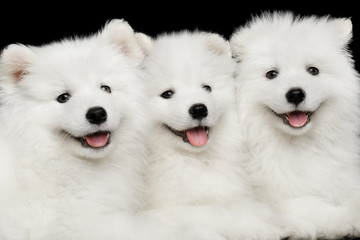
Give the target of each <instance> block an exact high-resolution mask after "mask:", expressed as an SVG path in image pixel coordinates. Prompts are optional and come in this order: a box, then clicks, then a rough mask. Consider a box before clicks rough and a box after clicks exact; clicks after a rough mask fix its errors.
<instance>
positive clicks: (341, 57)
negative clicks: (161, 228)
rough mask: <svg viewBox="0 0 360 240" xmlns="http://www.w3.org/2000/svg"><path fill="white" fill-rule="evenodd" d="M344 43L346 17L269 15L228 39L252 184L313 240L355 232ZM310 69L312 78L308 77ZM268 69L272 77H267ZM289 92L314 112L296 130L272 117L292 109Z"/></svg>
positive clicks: (358, 161)
mask: <svg viewBox="0 0 360 240" xmlns="http://www.w3.org/2000/svg"><path fill="white" fill-rule="evenodd" d="M351 38H352V25H351V20H350V19H347V18H331V17H330V16H323V17H320V16H305V17H298V16H294V15H293V14H292V13H291V12H274V13H264V14H262V15H260V16H256V17H254V18H253V19H252V20H251V21H249V23H248V24H246V25H245V26H242V27H239V28H238V29H237V30H236V31H235V32H234V33H233V35H232V36H231V39H230V43H231V46H232V52H233V55H234V57H235V59H236V60H237V61H238V62H239V64H238V76H237V82H238V84H237V85H238V88H237V98H238V100H237V101H238V113H239V116H240V125H241V126H242V131H243V132H244V135H245V136H246V140H247V150H248V161H247V162H246V168H247V170H248V172H249V173H250V175H251V179H252V181H253V184H254V186H255V187H256V189H257V193H258V194H259V195H260V196H261V197H262V198H263V199H264V200H268V201H272V202H273V203H275V204H277V205H278V207H279V208H280V209H281V210H282V211H284V212H286V213H290V214H295V215H297V216H300V217H301V218H303V219H304V220H307V221H309V222H311V223H312V224H314V225H315V226H316V229H317V237H318V238H328V239H329V238H330V239H332V238H339V237H342V236H345V235H350V236H353V235H357V236H358V235H359V233H360V212H359V210H360V198H358V196H359V187H360V158H359V149H360V141H359V129H360V126H359V123H360V118H359V116H360V108H359V96H360V91H359V78H358V73H357V72H356V71H355V69H354V63H353V60H352V58H351V53H350V52H349V51H348V50H347V48H348V43H349V41H350V40H351ZM310 66H314V67H316V68H318V69H319V74H317V75H311V74H309V73H308V72H307V68H308V67H310ZM273 69H275V70H277V71H278V72H279V74H278V76H277V77H276V78H274V79H268V78H266V73H267V72H268V71H270V70H273ZM291 88H301V89H303V90H304V91H305V93H306V95H305V99H304V101H303V102H301V103H300V104H299V105H298V106H297V108H296V109H299V110H306V111H314V113H313V114H312V115H311V121H310V122H309V123H308V124H307V125H305V126H304V127H302V128H293V127H290V126H289V125H287V124H284V123H283V120H282V119H281V118H280V117H278V116H276V115H275V114H274V112H277V113H285V112H289V111H293V110H295V108H294V104H290V103H289V102H288V101H287V99H286V97H285V95H286V93H287V91H288V90H289V89H291Z"/></svg>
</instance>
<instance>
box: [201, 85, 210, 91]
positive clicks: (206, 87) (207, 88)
mask: <svg viewBox="0 0 360 240" xmlns="http://www.w3.org/2000/svg"><path fill="white" fill-rule="evenodd" d="M203 89H205V90H206V91H208V92H211V87H210V86H209V85H204V86H203Z"/></svg>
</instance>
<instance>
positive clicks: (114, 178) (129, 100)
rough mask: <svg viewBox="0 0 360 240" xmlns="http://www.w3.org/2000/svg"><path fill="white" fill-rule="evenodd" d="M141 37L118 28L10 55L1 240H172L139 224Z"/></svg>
mask: <svg viewBox="0 0 360 240" xmlns="http://www.w3.org/2000/svg"><path fill="white" fill-rule="evenodd" d="M134 36H135V35H134V32H133V30H132V28H131V27H130V26H129V24H128V23H127V22H125V21H122V20H117V19H114V20H112V21H110V22H109V23H107V24H106V26H105V27H104V28H103V29H102V30H101V31H99V33H98V34H94V35H93V36H89V37H81V38H80V37H79V38H73V39H64V40H62V41H59V42H54V43H51V44H48V45H44V46H41V47H35V46H24V45H21V44H12V45H10V46H8V47H7V48H6V49H4V50H3V52H2V55H1V75H0V88H1V90H0V100H1V104H0V121H1V124H0V126H1V136H0V142H1V143H3V144H1V146H0V147H1V150H0V151H1V160H0V187H1V188H0V239H4V240H13V239H21V240H24V239H34V240H42V239H44V240H49V239H51V240H56V239H61V240H70V239H71V240H72V239H78V240H89V239H96V240H99V239H156V240H158V239H171V237H172V236H174V235H173V232H172V230H171V229H170V228H166V227H164V225H162V224H160V223H157V222H156V220H155V219H154V218H152V217H150V216H147V214H144V215H146V216H143V217H142V216H140V214H139V215H135V214H136V212H137V211H139V210H141V209H142V202H143V198H144V195H143V194H144V192H145V191H144V184H143V178H142V177H143V171H144V169H145V168H144V166H145V164H146V145H145V143H146V136H147V132H148V123H147V107H146V102H147V99H146V92H145V89H144V84H143V82H142V78H141V70H140V68H139V64H140V62H141V61H142V59H143V53H142V51H141V49H140V48H139V46H138V45H137V42H136V39H135V37H134ZM5 151H6V152H5ZM148 217H149V219H148ZM168 233H169V234H168ZM174 234H176V233H174ZM179 236H180V234H179Z"/></svg>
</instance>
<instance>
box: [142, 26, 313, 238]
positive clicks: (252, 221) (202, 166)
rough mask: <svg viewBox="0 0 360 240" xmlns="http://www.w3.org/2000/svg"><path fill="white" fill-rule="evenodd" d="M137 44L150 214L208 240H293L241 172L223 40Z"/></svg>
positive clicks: (201, 37) (186, 37)
mask: <svg viewBox="0 0 360 240" xmlns="http://www.w3.org/2000/svg"><path fill="white" fill-rule="evenodd" d="M139 39H142V40H141V41H140V42H142V45H143V47H144V49H145V52H146V54H147V56H146V57H145V60H144V68H145V71H146V81H147V83H148V93H149V95H150V101H149V102H150V104H149V108H150V114H151V118H152V122H153V126H152V131H151V133H150V155H149V158H150V160H149V161H150V166H149V169H148V171H147V177H146V180H147V181H146V182H147V185H148V186H149V191H150V197H149V198H148V200H149V201H148V208H149V209H160V210H161V211H163V212H165V213H166V215H168V216H170V217H171V218H172V219H174V220H175V221H176V222H177V223H179V224H180V225H191V226H193V227H195V228H197V229H198V230H199V229H202V228H203V229H202V230H203V233H204V234H207V235H208V239H223V238H224V237H225V238H226V239H280V238H281V237H284V236H289V235H291V234H294V232H295V230H294V228H289V229H287V228H283V227H282V224H281V223H280V222H281V220H279V219H280V218H277V217H278V216H276V215H275V214H274V213H273V212H272V210H271V209H270V208H269V207H268V206H267V205H265V204H262V203H260V202H257V201H256V200H255V199H254V198H253V195H252V192H251V189H250V187H249V183H248V181H247V176H246V174H245V172H244V171H243V169H242V167H241V165H240V163H241V161H240V159H239V158H240V157H241V156H240V155H239V154H240V152H237V147H238V144H239V141H240V140H239V139H240V138H241V135H239V133H238V130H237V121H236V106H235V85H234V84H235V81H234V78H233V74H234V70H235V68H234V67H235V66H234V64H235V63H234V61H233V60H232V59H231V56H230V55H231V54H230V46H229V43H228V41H226V40H225V39H224V38H223V37H221V36H220V35H218V34H215V33H206V32H201V31H195V32H190V31H185V30H184V31H181V32H173V33H167V34H162V35H159V36H158V37H157V38H155V39H150V38H149V37H147V36H145V35H141V34H139ZM290 229H291V231H290ZM202 230H201V231H202ZM195 231H196V230H195ZM306 234H308V233H306ZM307 236H308V235H307Z"/></svg>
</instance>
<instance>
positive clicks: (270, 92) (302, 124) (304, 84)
mask: <svg viewBox="0 0 360 240" xmlns="http://www.w3.org/2000/svg"><path fill="white" fill-rule="evenodd" d="M351 37H352V25H351V21H350V20H349V19H345V18H338V19H334V18H330V17H329V16H325V17H317V16H308V17H297V16H294V15H293V14H291V13H290V12H274V13H264V14H262V15H260V16H257V17H254V18H253V19H252V21H250V22H249V23H248V24H247V25H245V26H244V27H240V28H239V29H237V30H236V31H235V32H234V34H233V35H232V37H231V39H230V42H231V47H232V54H233V56H234V58H235V59H236V60H237V62H238V77H237V81H238V86H239V87H238V96H239V101H240V106H241V108H242V109H240V111H242V110H245V109H247V111H248V112H249V113H248V115H247V116H249V119H248V120H249V121H252V122H259V123H260V122H261V124H262V125H263V126H266V125H270V126H272V127H276V128H278V129H280V130H281V131H284V132H286V133H288V134H291V135H301V134H305V133H306V132H308V131H309V130H310V129H311V128H312V126H313V125H323V124H326V123H329V121H330V122H331V123H330V125H331V124H334V125H336V124H338V123H340V122H341V121H342V120H340V119H341V118H342V116H341V114H343V113H344V112H345V111H347V112H351V107H350V106H344V104H343V102H344V101H345V102H346V101H347V102H348V103H349V104H350V105H352V104H351V102H356V101H354V99H356V97H355V96H356V95H357V90H355V91H354V89H357V86H356V85H357V84H356V75H357V74H356V73H355V71H354V69H353V61H352V60H351V56H350V54H349V52H348V51H347V45H348V43H349V41H350V40H351ZM340 103H342V104H340ZM332 117H334V119H333V120H330V119H329V118H332ZM255 118H256V120H255ZM261 119H262V120H261ZM245 121H247V120H246V119H245Z"/></svg>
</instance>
